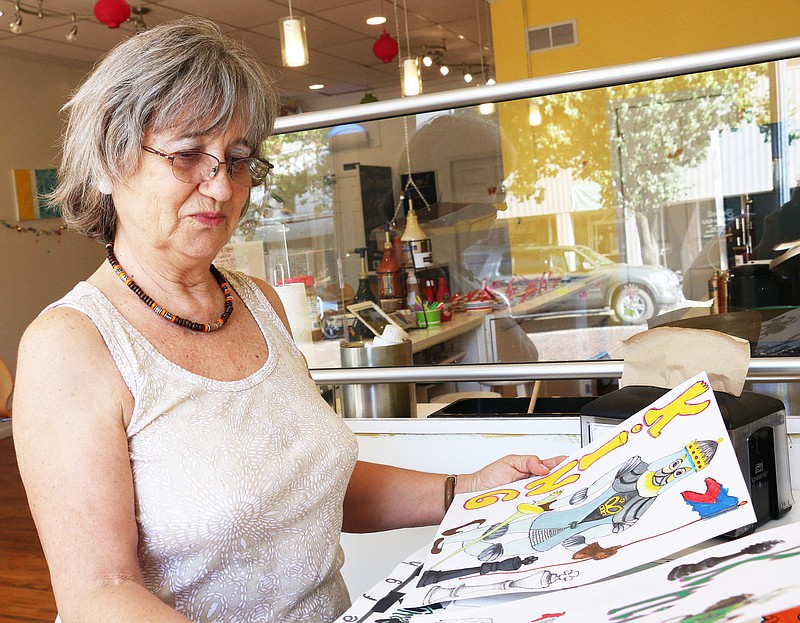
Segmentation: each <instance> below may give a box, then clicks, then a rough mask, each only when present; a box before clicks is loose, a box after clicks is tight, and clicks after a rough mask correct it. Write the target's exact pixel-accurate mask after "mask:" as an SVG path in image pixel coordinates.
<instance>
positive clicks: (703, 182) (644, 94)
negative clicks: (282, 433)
mask: <svg viewBox="0 0 800 623" xmlns="http://www.w3.org/2000/svg"><path fill="white" fill-rule="evenodd" d="M553 90H554V94H551V95H537V96H536V97H532V98H531V97H524V98H517V99H513V100H510V101H502V102H501V101H497V102H494V103H492V105H491V106H489V105H488V102H485V103H484V105H483V106H478V105H470V106H465V107H449V106H442V107H440V108H439V109H437V110H427V111H425V112H421V113H417V114H411V115H406V116H401V117H389V116H387V117H386V118H380V119H374V120H366V121H358V122H348V123H346V124H341V125H334V126H330V125H329V126H325V127H318V128H314V129H309V130H302V131H296V132H288V133H282V134H278V135H276V136H275V137H274V138H273V139H271V141H270V144H269V148H268V153H270V154H271V156H270V160H271V161H273V162H274V163H275V165H276V168H275V184H274V188H273V191H272V193H271V194H270V195H269V196H266V195H264V194H263V193H262V194H261V195H257V194H255V193H254V195H253V197H252V204H251V208H250V211H249V213H248V215H247V216H246V217H245V219H244V220H243V222H242V224H241V226H240V228H239V232H238V236H237V237H236V239H235V240H236V243H238V244H241V243H245V242H248V243H250V246H251V248H253V245H255V246H256V247H258V249H259V252H260V253H262V254H263V256H264V275H265V276H266V278H267V280H268V281H270V282H273V283H281V282H282V280H283V279H289V278H296V277H298V276H302V275H311V276H313V277H314V285H313V293H314V294H315V295H316V297H317V301H316V308H317V309H318V313H319V317H318V318H317V319H316V320H317V322H318V323H319V325H320V326H321V329H322V335H323V337H322V339H321V340H319V341H316V342H314V343H313V344H310V345H307V347H306V348H305V349H304V352H306V353H307V356H308V357H309V362H310V364H311V367H312V368H314V367H319V368H325V367H337V366H339V365H340V363H339V358H338V351H337V348H338V341H339V340H340V339H343V337H344V338H345V339H346V338H347V336H346V335H344V333H352V332H351V331H350V330H349V328H350V326H351V325H352V324H353V322H354V321H353V316H352V314H350V313H348V312H347V310H346V307H347V306H348V305H349V304H351V303H352V302H353V298H354V296H355V293H356V291H357V289H358V285H359V276H360V273H361V268H360V267H361V263H360V256H359V251H358V249H360V248H364V249H366V251H365V252H364V255H365V258H366V264H367V267H368V278H369V280H370V282H371V286H372V288H373V293H374V295H375V297H376V298H377V299H380V296H381V293H382V290H381V289H380V283H379V281H380V278H381V275H379V274H378V269H379V265H380V262H381V259H382V257H383V251H384V241H385V239H386V236H387V232H388V237H389V240H390V243H391V246H392V249H393V250H392V253H396V258H395V259H397V260H398V261H399V262H402V261H403V260H402V257H401V256H400V252H401V244H399V243H394V239H395V238H400V237H401V236H402V234H403V233H404V231H405V229H406V224H407V216H406V215H407V211H408V209H409V205H413V209H414V211H415V213H416V215H417V218H418V221H419V224H420V226H421V228H422V230H423V231H424V233H425V234H426V235H427V236H428V237H429V238H430V241H431V251H432V258H428V259H427V261H430V264H427V263H426V264H425V265H419V266H417V267H415V268H414V269H411V268H407V269H406V270H405V271H404V274H403V276H402V283H403V284H404V285H405V284H407V282H408V279H407V277H408V274H409V273H413V274H414V275H415V276H416V277H417V281H418V285H417V287H418V290H419V294H420V299H421V302H422V303H423V304H424V303H427V302H428V301H429V300H430V301H431V302H435V301H437V300H438V299H441V298H442V295H443V293H444V292H445V291H446V292H447V294H448V295H449V301H450V302H449V306H450V308H451V309H452V311H453V314H454V315H453V320H452V321H450V323H451V324H448V322H447V321H445V322H443V323H442V324H441V325H436V326H430V327H427V328H424V329H422V328H409V327H407V326H406V327H405V328H406V330H407V331H408V333H409V334H410V335H411V336H412V339H415V340H416V341H420V340H422V339H423V337H425V339H428V340H429V342H430V345H429V346H428V347H426V348H422V347H420V348H419V349H415V362H417V363H452V364H458V363H496V362H504V363H511V362H531V361H537V360H538V361H582V360H593V359H620V358H621V352H620V343H621V341H622V340H624V339H625V338H626V337H628V336H630V335H632V334H634V333H636V332H639V331H642V330H645V329H647V328H648V326H649V325H650V326H652V325H654V324H658V323H661V322H663V321H664V320H665V319H668V320H670V321H672V322H675V321H677V322H679V323H680V322H682V321H686V319H687V318H689V317H702V318H704V319H703V320H695V321H694V322H699V323H700V324H701V325H702V326H707V327H708V328H718V327H720V326H723V324H724V326H725V330H728V331H730V332H733V333H734V334H739V336H740V337H745V338H746V339H749V340H750V341H751V343H752V344H753V352H754V354H755V355H757V356H787V355H793V354H795V350H796V348H797V342H796V340H795V339H794V335H793V332H795V331H796V332H797V333H800V328H798V329H793V328H794V327H799V326H800V325H798V323H797V322H796V320H795V319H796V311H795V306H797V305H798V304H800V300H798V287H797V280H798V274H800V269H798V264H797V263H795V262H794V261H793V260H792V251H793V247H792V246H791V244H790V243H792V242H794V241H797V240H798V239H800V215H795V216H792V215H791V214H790V213H791V212H792V211H793V210H795V209H797V210H800V199H796V201H792V200H791V198H792V197H793V194H794V193H795V189H796V187H797V181H798V176H800V141H798V140H796V139H798V138H800V113H799V112H798V108H800V107H799V106H798V103H800V62H798V61H797V60H795V59H789V60H780V61H774V62H765V63H760V64H755V65H746V66H737V67H732V68H727V69H717V70H714V71H704V72H696V73H688V74H686V75H680V76H676V77H668V78H660V79H656V80H647V81H641V82H628V83H624V84H616V85H615V86H609V87H603V88H593V89H585V90H569V91H566V92H557V93H556V92H555V91H556V90H557V89H553ZM387 228H388V229H387ZM780 243H784V245H785V248H779V249H778V250H776V249H775V246H776V245H778V244H780ZM787 249H788V250H787ZM799 251H800V249H799ZM787 254H788V256H787ZM784 256H787V257H784ZM776 258H778V259H776ZM770 261H772V269H771V268H770ZM384 294H385V293H384ZM414 302H415V301H414V300H412V301H411V304H412V305H413V304H414ZM440 302H441V301H440ZM445 302H446V301H445ZM480 303H483V304H482V305H481V304H480ZM378 306H380V307H383V308H384V310H385V311H386V312H387V314H392V313H393V312H394V311H395V310H396V309H397V308H398V307H407V306H408V300H407V299H405V298H404V300H403V301H402V302H398V301H396V300H389V299H387V298H386V297H384V299H383V301H382V302H379V303H378ZM430 307H433V306H430ZM425 309H427V307H425ZM313 313H316V312H313ZM664 314H668V316H666V317H664ZM754 315H755V316H757V321H758V322H757V325H755V324H754V323H753V318H754ZM401 316H402V312H401ZM392 317H393V318H397V316H392ZM405 319H410V320H411V321H412V322H413V321H414V320H415V319H416V317H415V316H414V315H409V316H408V318H405ZM465 319H469V321H470V322H469V327H470V328H469V329H468V330H465V331H463V332H456V331H454V330H453V328H454V327H457V326H460V325H463V321H464V320H465ZM401 320H402V319H401ZM401 324H402V323H401ZM695 326H697V325H695ZM731 327H733V329H731ZM459 331H460V330H459ZM365 334H366V336H367V337H370V336H371V334H370V333H369V332H365ZM435 334H440V337H441V339H440V340H439V341H438V342H437V340H436V339H434V338H433V336H434V335H435ZM451 334H452V335H451ZM353 337H354V336H353V335H350V338H351V339H352V338H353ZM355 337H358V333H357V331H356V335H355ZM308 353H311V355H309V354H308Z"/></svg>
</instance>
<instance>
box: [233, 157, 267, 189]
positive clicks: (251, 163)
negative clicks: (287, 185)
mask: <svg viewBox="0 0 800 623" xmlns="http://www.w3.org/2000/svg"><path fill="white" fill-rule="evenodd" d="M270 168H271V167H270V166H269V164H267V163H266V162H264V161H263V160H261V159H260V158H242V159H241V160H236V162H234V163H233V168H232V169H231V176H232V177H233V181H234V182H236V183H237V184H241V185H242V186H258V185H260V184H262V183H263V182H264V180H265V179H267V177H268V176H269V172H270Z"/></svg>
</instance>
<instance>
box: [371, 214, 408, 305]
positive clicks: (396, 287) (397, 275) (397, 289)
mask: <svg viewBox="0 0 800 623" xmlns="http://www.w3.org/2000/svg"><path fill="white" fill-rule="evenodd" d="M384 236H385V240H384V243H383V257H382V258H381V263H380V264H379V265H378V270H377V271H376V272H377V273H378V297H379V298H380V301H381V308H382V309H384V310H385V311H397V310H398V309H399V308H400V307H402V299H403V274H402V271H401V269H400V265H399V264H398V263H397V260H396V259H395V255H394V246H393V245H392V240H391V238H390V236H389V224H388V223H387V224H386V225H385V227H384Z"/></svg>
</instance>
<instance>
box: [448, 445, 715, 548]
mask: <svg viewBox="0 0 800 623" xmlns="http://www.w3.org/2000/svg"><path fill="white" fill-rule="evenodd" d="M721 441H722V440H718V441H711V440H701V441H697V440H694V441H692V442H690V443H688V444H687V445H686V446H685V447H684V448H682V449H681V450H679V451H678V452H675V453H674V454H670V455H667V456H665V457H662V458H660V459H657V460H655V461H651V462H650V463H648V462H646V461H644V460H643V459H642V458H641V457H638V456H634V457H631V458H630V459H628V461H626V462H625V463H624V464H622V465H621V466H620V467H618V468H617V469H616V470H611V471H610V472H608V473H607V474H606V475H605V476H602V477H600V478H599V479H597V480H596V481H595V482H593V483H592V484H591V485H590V486H589V487H584V488H583V489H580V490H579V491H577V492H576V493H575V494H574V495H573V496H572V497H571V498H570V499H569V501H568V502H567V503H565V504H559V502H560V500H559V501H555V502H551V503H549V504H548V505H547V507H546V508H545V509H544V510H541V509H539V508H538V507H537V506H536V505H535V504H520V505H519V507H518V511H522V512H523V513H525V510H524V509H536V512H531V513H530V514H527V513H526V514H524V515H523V516H522V517H520V518H519V519H516V520H515V521H511V522H508V523H501V524H495V525H493V526H491V527H489V528H486V527H483V528H479V529H472V530H469V531H467V532H461V533H459V534H458V535H457V537H456V536H453V537H449V538H447V539H445V540H444V541H445V542H444V543H443V545H444V544H446V543H447V542H452V541H455V540H456V539H457V540H458V541H459V543H460V544H461V545H463V546H464V550H465V551H467V552H469V553H471V554H473V555H474V556H477V558H478V559H479V560H481V561H485V562H488V561H494V560H496V559H498V558H500V557H501V556H509V555H511V556H514V555H525V554H530V553H531V552H545V551H548V550H550V549H552V548H553V547H555V546H556V545H562V546H563V547H565V548H567V549H570V550H573V551H578V550H582V549H583V548H584V547H585V545H586V537H585V535H584V533H587V532H588V531H591V532H590V534H591V537H592V538H594V539H596V538H598V537H602V536H605V535H608V534H613V533H618V532H622V531H623V530H626V529H627V528H630V527H631V526H632V525H633V524H635V523H636V522H637V521H638V520H639V519H640V518H641V517H642V515H644V513H645V512H647V510H648V509H649V508H650V507H651V506H652V505H653V503H654V502H655V500H656V498H657V497H658V496H659V495H660V494H662V493H663V492H664V491H666V490H667V489H668V488H669V487H671V486H672V485H674V484H675V483H676V482H679V481H681V480H683V479H685V478H686V477H687V476H690V475H692V474H694V473H696V472H699V471H701V470H702V469H704V468H705V467H706V466H707V465H708V464H709V463H710V462H711V460H712V459H713V457H714V454H715V452H716V450H717V446H718V445H719V443H720V442H721ZM518 514H519V513H518Z"/></svg>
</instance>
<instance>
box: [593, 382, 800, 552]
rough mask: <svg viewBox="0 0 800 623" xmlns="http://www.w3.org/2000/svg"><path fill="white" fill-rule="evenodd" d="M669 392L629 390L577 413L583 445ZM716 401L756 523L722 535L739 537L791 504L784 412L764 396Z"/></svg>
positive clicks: (721, 397) (775, 401)
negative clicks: (600, 429)
mask: <svg viewBox="0 0 800 623" xmlns="http://www.w3.org/2000/svg"><path fill="white" fill-rule="evenodd" d="M668 391H669V390H667V389H662V388H660V387H651V386H643V385H630V386H627V387H623V388H621V389H619V390H616V391H613V392H611V393H609V394H606V395H605V396H601V397H600V398H597V399H595V400H593V401H592V402H590V403H589V404H587V405H585V406H584V407H583V408H582V409H581V441H582V444H583V445H586V444H587V443H589V442H590V441H591V434H592V431H595V430H597V428H596V427H597V426H601V427H603V426H612V425H613V426H616V425H617V424H619V422H620V421H622V420H625V419H627V418H629V417H630V416H631V415H633V414H634V413H636V412H638V411H640V410H642V409H644V408H645V407H647V406H648V405H650V404H651V403H652V402H654V401H656V400H657V399H658V398H660V397H661V396H663V395H664V394H666V393H667V392H668ZM714 396H715V397H716V399H717V403H718V404H719V409H720V412H721V413H722V418H723V420H724V422H725V427H726V428H727V429H728V435H729V436H730V439H731V442H732V443H733V447H734V449H735V451H736V456H737V458H738V459H739V466H740V467H741V469H742V474H743V475H744V479H745V482H746V483H747V488H748V490H749V492H750V498H751V499H752V501H753V508H754V511H755V513H756V523H755V524H752V525H750V526H745V527H743V528H739V529H738V530H735V531H733V532H732V533H729V534H727V535H726V536H732V537H738V536H742V535H744V534H747V533H749V532H751V531H752V530H754V529H755V528H756V527H757V526H760V525H761V524H763V523H765V522H766V521H769V520H770V519H777V518H779V517H780V516H781V515H783V514H784V513H786V512H787V511H789V510H790V509H791V508H792V504H793V503H794V500H793V499H792V486H791V481H790V477H789V442H788V435H787V433H786V412H785V408H784V405H783V403H782V402H781V401H780V400H778V399H777V398H773V397H772V396H766V395H764V394H758V393H755V392H742V395H741V396H738V397H737V396H733V395H731V394H727V393H725V392H718V391H715V392H714Z"/></svg>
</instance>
